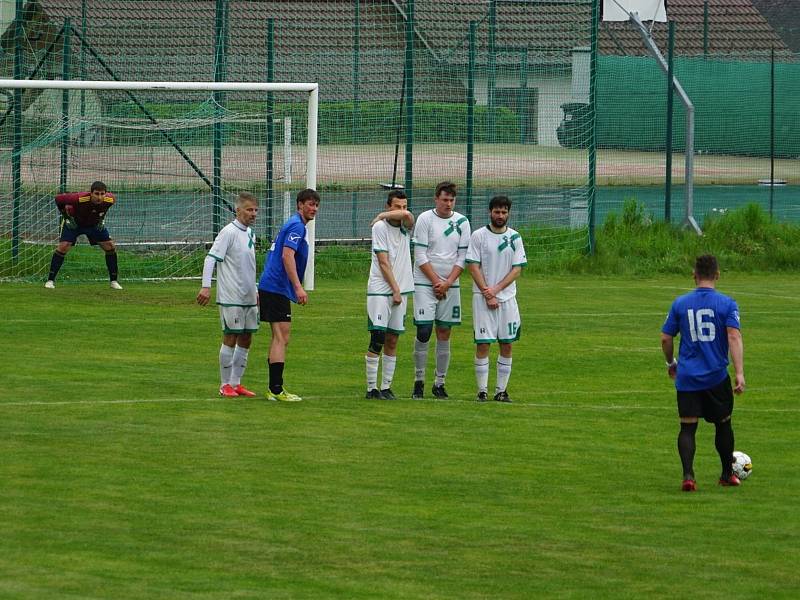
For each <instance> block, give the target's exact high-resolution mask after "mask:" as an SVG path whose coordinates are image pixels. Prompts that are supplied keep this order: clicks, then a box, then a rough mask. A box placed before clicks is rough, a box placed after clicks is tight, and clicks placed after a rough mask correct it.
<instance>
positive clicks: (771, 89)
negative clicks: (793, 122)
mask: <svg viewBox="0 0 800 600" xmlns="http://www.w3.org/2000/svg"><path fill="white" fill-rule="evenodd" d="M774 202H775V46H773V47H772V51H771V52H770V69H769V218H770V219H772V209H773V206H774Z"/></svg>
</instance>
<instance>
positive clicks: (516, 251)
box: [466, 196, 527, 402]
mask: <svg viewBox="0 0 800 600" xmlns="http://www.w3.org/2000/svg"><path fill="white" fill-rule="evenodd" d="M510 212H511V200H509V199H508V198H507V197H506V196H495V197H494V198H492V199H491V201H490V202H489V224H488V225H487V226H486V227H481V228H480V229H478V230H477V231H475V232H474V233H473V234H472V238H471V239H470V242H469V249H468V250H467V260H466V262H467V267H468V268H469V272H470V275H472V279H473V285H472V321H473V332H474V336H475V344H476V347H475V379H476V380H477V383H478V397H477V400H478V402H486V401H487V400H488V399H489V396H488V392H487V389H488V385H489V346H490V344H491V343H492V342H498V343H499V344H500V355H499V356H498V357H497V383H496V384H495V393H494V399H495V400H496V401H498V402H511V399H510V398H509V396H508V391H507V387H508V380H509V378H510V377H511V349H512V346H511V345H512V344H513V343H514V342H515V341H517V340H518V339H519V336H520V331H521V325H522V322H521V319H520V315H519V307H518V306H517V284H516V279H517V278H518V277H519V276H520V273H521V272H522V268H523V267H524V266H525V265H526V264H527V259H526V257H525V247H524V246H523V244H522V237H521V236H520V234H519V233H517V232H516V231H514V230H513V229H511V228H510V227H509V226H508V218H509V214H510Z"/></svg>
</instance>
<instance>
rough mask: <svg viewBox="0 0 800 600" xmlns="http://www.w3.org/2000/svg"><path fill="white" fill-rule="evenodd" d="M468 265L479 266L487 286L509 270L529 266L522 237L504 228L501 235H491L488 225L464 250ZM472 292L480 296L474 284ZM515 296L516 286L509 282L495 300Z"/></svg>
mask: <svg viewBox="0 0 800 600" xmlns="http://www.w3.org/2000/svg"><path fill="white" fill-rule="evenodd" d="M467 262H468V263H477V264H479V265H480V266H481V273H483V278H484V279H485V280H486V285H488V286H489V287H492V286H494V285H496V284H497V283H498V282H500V281H501V280H502V279H503V277H505V276H506V275H508V272H509V271H511V269H512V267H524V266H525V265H526V264H528V260H527V258H526V257H525V247H524V245H523V244H522V237H521V236H520V234H519V233H518V232H516V231H514V230H513V229H511V228H510V227H507V228H506V230H505V231H504V232H503V233H494V232H493V231H492V230H491V229H489V226H488V225H487V226H486V227H481V228H480V229H478V230H477V231H475V233H473V234H472V238H471V239H470V242H469V249H468V250H467ZM472 291H473V293H475V294H480V293H481V290H480V289H479V288H478V284H476V283H475V282H473V283H472ZM516 295H517V283H516V282H515V281H512V282H511V284H510V285H508V286H507V287H506V288H505V289H503V290H501V291H500V292H498V293H497V300H498V301H499V302H505V301H506V300H508V299H510V298H513V297H514V296H516Z"/></svg>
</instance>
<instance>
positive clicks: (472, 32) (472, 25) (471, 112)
mask: <svg viewBox="0 0 800 600" xmlns="http://www.w3.org/2000/svg"><path fill="white" fill-rule="evenodd" d="M477 31H478V24H477V23H476V22H475V21H470V22H469V63H468V66H467V182H466V188H467V189H466V191H467V219H469V220H470V222H471V221H472V171H473V161H474V159H475V55H476V46H477V43H476V38H477Z"/></svg>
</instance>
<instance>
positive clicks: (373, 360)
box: [364, 354, 386, 392]
mask: <svg viewBox="0 0 800 600" xmlns="http://www.w3.org/2000/svg"><path fill="white" fill-rule="evenodd" d="M383 360H384V361H385V360H386V358H385V357H384V359H383ZM364 361H365V362H366V363H367V391H368V392H369V391H371V390H375V389H378V361H380V357H378V356H370V355H368V354H367V355H366V356H364Z"/></svg>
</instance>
